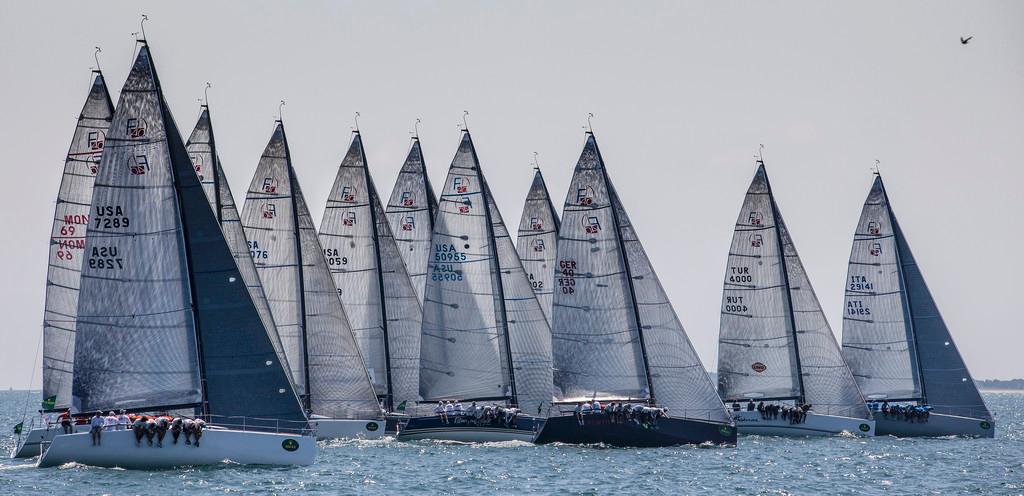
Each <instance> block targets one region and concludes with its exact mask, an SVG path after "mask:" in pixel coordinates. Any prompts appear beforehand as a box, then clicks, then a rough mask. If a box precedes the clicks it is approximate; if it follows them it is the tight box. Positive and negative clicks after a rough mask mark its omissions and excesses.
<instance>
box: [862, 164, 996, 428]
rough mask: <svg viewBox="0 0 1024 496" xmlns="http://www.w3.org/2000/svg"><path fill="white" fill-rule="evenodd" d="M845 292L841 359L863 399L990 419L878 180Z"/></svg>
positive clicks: (864, 214) (866, 208) (865, 213)
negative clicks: (925, 406) (914, 403)
mask: <svg viewBox="0 0 1024 496" xmlns="http://www.w3.org/2000/svg"><path fill="white" fill-rule="evenodd" d="M845 290H846V300H845V305H844V309H843V310H844V312H843V355H844V357H845V358H846V361H847V362H848V363H849V364H850V369H851V370H852V371H853V374H854V377H856V379H857V383H858V385H859V386H860V388H861V390H862V391H863V392H864V395H865V397H866V398H867V399H869V400H870V399H878V400H883V399H884V400H888V401H919V402H921V403H926V404H928V405H929V406H931V407H932V408H933V409H934V410H933V411H935V412H937V413H946V414H952V415H962V416H967V417H976V418H991V413H990V412H989V411H988V408H987V407H986V405H985V401H984V399H982V397H981V394H980V393H979V392H978V388H977V386H976V385H975V384H974V380H973V378H971V375H970V372H969V371H968V370H967V365H966V364H965V363H964V361H963V358H962V357H961V356H960V352H959V351H958V350H957V347H956V344H955V343H954V342H953V338H952V336H951V335H950V333H949V329H948V328H947V327H946V324H945V321H943V319H942V316H941V315H940V314H939V311H938V307H937V306H936V304H935V300H934V299H933V298H932V296H931V293H930V292H929V290H928V287H927V285H925V282H924V278H923V277H922V275H921V271H920V268H919V267H918V266H917V263H916V262H915V260H914V256H913V254H912V253H911V251H910V246H909V245H908V244H907V241H906V238H905V237H904V235H903V232H902V230H901V229H900V226H899V223H898V222H897V221H896V215H895V214H894V213H893V211H892V208H891V206H890V204H889V197H888V195H887V194H886V191H885V186H884V185H883V183H882V177H881V176H880V175H876V176H875V180H874V183H873V184H872V186H871V191H870V192H869V193H868V197H867V199H866V200H865V202H864V208H863V210H862V211H861V216H860V220H859V221H858V223H857V231H856V232H855V233H854V239H853V247H852V249H851V251H850V265H849V272H848V275H847V279H846V288H845Z"/></svg>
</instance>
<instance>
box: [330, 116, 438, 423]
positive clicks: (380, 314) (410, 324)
mask: <svg viewBox="0 0 1024 496" xmlns="http://www.w3.org/2000/svg"><path fill="white" fill-rule="evenodd" d="M320 243H321V245H323V249H324V253H325V254H327V262H328V266H329V267H330V270H331V275H332V276H333V277H334V284H335V285H336V286H337V288H338V293H339V294H340V295H341V300H342V303H343V304H344V306H345V313H346V314H347V315H348V319H349V323H351V325H352V332H353V333H354V334H355V336H356V342H357V343H358V344H359V348H360V350H361V352H362V356H363V359H364V360H365V361H366V368H367V371H368V372H369V374H370V380H371V382H372V383H373V387H374V390H375V391H376V392H377V395H378V397H380V398H382V399H383V401H384V406H385V408H386V409H387V410H388V411H394V410H395V407H396V406H397V405H401V404H402V403H406V402H407V403H408V404H412V403H415V402H416V401H417V399H418V396H419V394H418V392H419V362H420V360H419V353H420V347H419V342H420V319H421V316H422V311H421V309H420V303H419V300H418V299H417V296H416V291H415V290H414V289H413V285H412V281H411V280H410V279H409V276H408V275H407V274H406V272H405V264H404V263H403V262H402V257H401V255H399V251H400V250H399V249H398V246H397V244H396V243H395V239H394V238H393V237H392V235H391V228H390V227H389V226H388V221H387V218H386V217H385V215H384V209H383V208H382V207H381V201H380V197H379V196H378V195H377V189H376V187H375V186H374V184H373V179H372V178H371V176H370V171H369V169H368V167H367V165H366V153H365V152H364V150H363V142H362V137H361V136H360V135H359V132H358V131H357V132H355V133H354V134H353V136H352V144H351V146H350V147H349V150H348V153H346V155H345V158H344V159H343V160H342V162H341V166H339V168H338V175H337V176H336V178H335V180H334V185H333V187H332V188H331V193H330V196H329V197H328V198H327V208H326V209H325V210H324V217H323V220H322V221H321V222H320ZM403 409H404V408H403Z"/></svg>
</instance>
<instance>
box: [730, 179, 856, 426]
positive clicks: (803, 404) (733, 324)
mask: <svg viewBox="0 0 1024 496" xmlns="http://www.w3.org/2000/svg"><path fill="white" fill-rule="evenodd" d="M757 165H758V166H757V172H756V173H755V174H754V179H753V181H752V182H751V183H750V187H749V188H748V189H747V193H746V196H745V197H744V199H743V206H742V207H741V208H740V213H739V216H738V218H737V220H736V228H735V231H734V232H733V237H732V244H731V246H730V249H729V260H728V264H727V266H726V272H725V282H724V289H723V295H722V310H721V312H722V317H721V327H720V330H719V337H718V391H719V394H721V396H722V399H723V400H724V401H725V402H726V403H732V409H733V412H732V414H733V417H734V418H735V419H736V425H737V426H738V427H739V430H740V433H742V434H763V435H780V436H827V435H833V434H839V433H842V432H848V433H852V434H856V435H861V436H873V435H874V432H875V421H874V420H872V418H871V413H870V412H868V409H867V407H866V406H865V405H864V399H863V397H862V396H861V393H860V389H858V388H857V383H856V382H855V381H854V379H853V374H851V373H850V369H849V367H848V366H847V365H846V362H845V361H844V360H843V357H842V354H841V353H840V351H839V345H838V344H837V343H836V339H835V336H834V335H833V334H832V329H831V328H830V327H829V325H828V321H827V320H826V319H825V314H824V313H823V312H822V311H821V305H820V304H819V303H818V297H817V296H816V295H815V293H814V288H812V287H811V283H810V281H809V280H808V278H807V272H806V271H805V270H804V267H803V264H802V263H801V262H800V256H799V255H798V254H797V251H796V246H795V245H794V244H793V239H792V238H791V237H790V234H789V230H788V229H787V228H786V224H785V222H784V221H783V219H782V213H781V212H780V211H779V207H778V205H777V204H776V203H775V197H774V196H773V195H772V190H771V184H770V183H769V182H768V174H767V172H766V171H765V167H764V162H763V161H762V160H758V161H757ZM755 402H756V403H757V405H758V406H755Z"/></svg>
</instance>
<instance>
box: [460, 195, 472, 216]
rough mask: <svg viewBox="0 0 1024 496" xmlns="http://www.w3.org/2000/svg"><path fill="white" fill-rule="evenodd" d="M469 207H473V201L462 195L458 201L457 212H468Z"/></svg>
mask: <svg viewBox="0 0 1024 496" xmlns="http://www.w3.org/2000/svg"><path fill="white" fill-rule="evenodd" d="M471 208H473V202H472V201H470V200H469V197H468V196H463V197H462V201H461V202H459V213H460V214H468V213H469V210H470V209H471Z"/></svg>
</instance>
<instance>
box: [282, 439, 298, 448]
mask: <svg viewBox="0 0 1024 496" xmlns="http://www.w3.org/2000/svg"><path fill="white" fill-rule="evenodd" d="M281 447H282V448H284V450H285V451H295V450H297V449H299V442H298V441H296V440H294V439H291V438H289V439H285V440H284V441H281Z"/></svg>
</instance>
